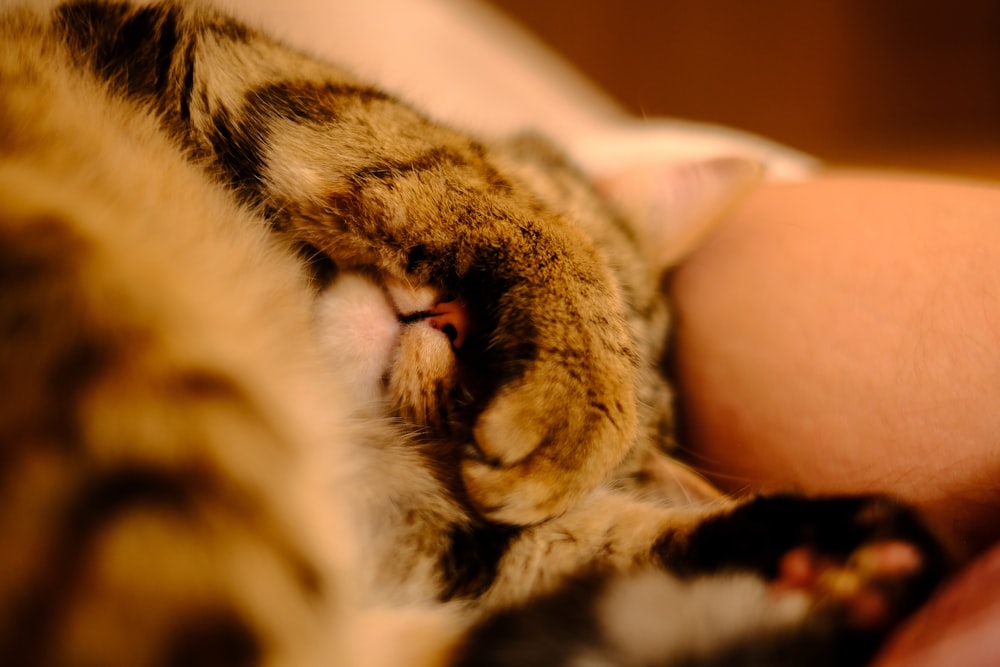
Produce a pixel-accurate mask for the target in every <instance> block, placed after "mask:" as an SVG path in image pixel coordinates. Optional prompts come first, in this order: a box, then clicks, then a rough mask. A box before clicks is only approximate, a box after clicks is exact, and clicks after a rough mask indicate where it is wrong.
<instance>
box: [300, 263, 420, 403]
mask: <svg viewBox="0 0 1000 667" xmlns="http://www.w3.org/2000/svg"><path fill="white" fill-rule="evenodd" d="M315 324H316V328H317V329H316V330H317V338H318V340H319V343H320V345H321V346H322V348H323V350H324V351H325V353H326V356H327V358H328V359H329V362H330V364H331V365H332V367H333V369H334V370H335V371H336V373H337V375H338V376H339V377H342V378H345V379H346V380H347V382H348V384H349V389H350V391H351V392H352V393H353V394H354V396H355V398H357V399H358V400H359V401H360V402H361V403H362V404H366V405H367V404H371V403H372V402H373V401H378V400H379V399H380V398H381V397H382V376H383V374H384V373H385V371H386V369H387V368H388V366H389V362H390V360H391V359H392V354H393V351H394V349H395V347H396V343H397V341H398V339H399V333H400V326H401V325H400V323H399V319H398V318H397V316H396V311H395V309H394V308H393V306H392V304H390V303H389V300H388V298H387V297H386V295H385V292H384V291H383V290H382V288H381V287H379V286H378V285H376V284H375V283H373V282H372V281H370V280H368V279H367V278H364V277H362V276H360V275H357V274H350V273H348V274H342V275H340V276H338V277H337V279H336V280H335V281H334V282H333V284H332V285H331V286H330V287H329V288H327V289H326V290H325V291H324V292H323V293H322V294H320V296H319V297H318V298H317V300H316V319H315Z"/></svg>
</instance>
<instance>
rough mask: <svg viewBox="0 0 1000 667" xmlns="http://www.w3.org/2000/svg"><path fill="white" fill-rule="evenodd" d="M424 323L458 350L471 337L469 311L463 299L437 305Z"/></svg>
mask: <svg viewBox="0 0 1000 667" xmlns="http://www.w3.org/2000/svg"><path fill="white" fill-rule="evenodd" d="M424 321H426V322H427V323H428V324H430V325H431V326H432V327H434V328H435V329H437V330H438V331H440V332H441V333H443V334H444V335H445V336H447V337H448V339H449V340H450V341H451V344H452V346H453V347H454V348H455V349H456V350H457V349H459V348H461V347H462V345H463V344H464V343H465V338H466V336H468V335H469V310H468V309H467V308H466V307H465V302H464V301H462V300H461V299H453V300H452V301H442V302H441V303H438V304H436V305H435V306H434V308H433V310H431V312H430V315H428V316H427V318H426V319H425V320H424Z"/></svg>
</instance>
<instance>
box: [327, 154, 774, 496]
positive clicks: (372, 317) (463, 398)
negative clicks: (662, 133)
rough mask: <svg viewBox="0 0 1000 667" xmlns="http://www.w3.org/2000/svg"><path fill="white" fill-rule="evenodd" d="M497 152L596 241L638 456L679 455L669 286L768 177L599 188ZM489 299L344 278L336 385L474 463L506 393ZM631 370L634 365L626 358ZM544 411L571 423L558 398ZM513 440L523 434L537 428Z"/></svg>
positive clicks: (503, 164) (648, 176)
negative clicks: (619, 328)
mask: <svg viewBox="0 0 1000 667" xmlns="http://www.w3.org/2000/svg"><path fill="white" fill-rule="evenodd" d="M491 150H492V151H493V154H492V155H491V157H492V159H493V161H494V162H495V163H496V164H497V165H498V166H499V167H500V168H501V169H502V170H503V172H504V174H505V177H507V178H508V179H510V180H511V181H512V182H515V184H516V185H517V186H518V187H524V188H526V189H530V190H531V191H532V192H533V193H534V196H535V197H536V198H537V200H538V203H539V205H540V206H544V207H546V208H549V209H554V210H557V211H558V212H559V214H560V215H563V216H565V217H567V218H569V219H571V220H572V221H573V222H574V224H575V225H576V226H577V227H578V228H579V229H580V230H582V231H583V232H584V234H585V235H586V236H587V237H589V239H591V240H592V241H593V243H594V245H595V247H596V248H597V250H598V255H599V257H600V261H602V262H603V263H604V264H605V265H606V268H607V270H608V273H609V274H610V275H611V276H612V277H613V282H614V283H615V284H614V287H615V289H617V290H618V292H619V296H620V299H619V301H620V302H621V303H622V304H623V307H624V310H625V313H624V317H625V320H626V323H627V326H628V329H629V333H630V335H631V337H632V339H633V341H634V352H635V353H637V355H638V373H637V374H636V378H637V379H636V384H637V386H636V388H635V389H636V391H635V397H636V399H635V400H636V403H637V405H636V406H635V410H636V412H637V413H638V415H639V430H638V435H637V436H636V437H635V443H629V446H634V445H638V448H637V449H639V450H642V449H644V448H648V447H650V446H661V447H662V446H664V445H667V444H669V443H670V442H671V439H672V437H673V425H674V422H673V405H672V396H671V392H670V388H669V386H668V384H667V382H666V380H665V379H664V376H663V374H662V373H661V362H662V358H663V355H664V353H665V349H666V345H667V336H668V328H669V316H668V308H667V304H666V301H665V299H664V296H663V290H662V281H663V277H664V275H665V273H666V272H667V271H668V270H669V269H670V268H671V267H673V266H674V265H676V264H677V263H678V262H679V261H680V259H681V258H683V257H684V255H686V254H687V253H688V252H690V251H691V250H692V249H693V248H694V247H696V246H697V245H698V243H699V241H700V240H701V239H702V238H703V237H704V236H705V235H707V233H708V232H709V230H710V229H711V228H712V226H713V224H714V222H715V220H717V219H718V218H719V217H720V216H721V214H722V213H723V212H724V211H725V210H726V209H727V208H728V207H729V206H731V205H732V204H733V203H734V201H736V200H738V199H739V197H741V196H742V195H743V194H745V193H746V192H747V191H749V190H750V189H751V188H752V187H753V185H754V184H756V182H757V180H758V179H759V169H758V168H757V166H756V165H755V164H754V163H751V162H748V161H745V160H737V159H719V160H709V161H702V162H694V163H684V164H678V165H662V164H649V165H635V166H633V167H631V168H630V169H628V170H624V171H619V172H617V173H614V174H608V175H604V176H602V177H601V178H599V179H597V182H596V187H595V183H594V182H593V181H592V179H589V178H587V177H585V176H584V175H583V174H581V173H580V172H579V171H577V170H576V169H575V168H574V167H573V166H572V165H570V164H569V163H568V162H567V161H566V160H565V159H564V158H563V157H562V155H561V154H560V153H558V152H557V151H555V150H554V149H552V148H551V147H550V146H549V145H548V144H547V143H545V142H542V141H540V140H538V139H535V138H520V139H517V140H514V141H510V142H507V143H505V144H503V145H500V146H497V147H494V148H493V149H491ZM477 296H478V295H477V294H476V293H475V292H474V291H473V290H470V291H469V292H468V293H464V294H455V293H451V292H448V291H446V290H444V289H442V288H440V287H439V286H434V285H424V284H414V283H413V282H412V281H408V280H405V279H399V278H398V277H389V276H385V275H380V274H379V273H377V272H374V271H372V270H370V269H367V268H362V269H360V270H353V269H352V270H348V271H341V272H339V273H338V274H337V275H336V276H335V277H334V279H333V280H331V281H330V284H329V286H328V287H327V288H326V289H325V290H324V291H323V293H322V294H321V296H320V298H319V300H318V305H317V322H318V328H319V331H320V335H321V337H322V339H323V341H324V347H325V348H326V349H327V351H328V353H329V355H330V359H331V364H332V366H333V368H334V369H336V370H335V372H337V373H338V374H340V375H341V376H342V377H343V378H345V379H346V380H348V381H349V383H350V384H351V387H352V391H353V393H354V394H355V396H356V397H357V398H358V399H359V402H360V403H361V404H362V405H363V406H365V409H366V410H368V411H369V413H370V414H381V415H388V416H390V417H392V418H395V419H398V420H400V421H401V423H403V424H406V425H409V426H410V427H412V431H413V432H414V433H415V434H417V435H418V436H421V435H422V436H425V437H426V439H427V440H429V441H444V442H450V443H452V444H453V445H454V452H455V454H456V455H457V456H473V457H474V456H476V452H475V440H476V434H475V433H474V432H473V430H474V428H475V419H476V417H477V413H476V411H475V409H474V406H475V404H476V395H477V392H478V390H479V388H481V387H483V386H489V385H490V384H491V383H492V382H494V381H495V379H496V378H494V377H489V376H490V375H491V374H493V373H494V371H493V369H491V368H490V367H489V366H484V365H482V364H480V363H479V359H480V357H482V356H488V355H483V352H484V350H486V349H487V348H488V347H489V345H490V344H491V343H490V341H491V339H492V337H493V335H494V332H493V331H491V330H490V329H491V327H493V326H496V325H495V324H491V320H490V317H488V316H484V310H483V309H484V307H486V306H484V305H483V304H480V303H477V301H476V299H477ZM521 298H525V297H521ZM527 298H530V295H528V297H527ZM526 310H530V309H528V308H526ZM553 347H558V341H553ZM620 363H622V364H630V363H633V364H634V363H635V359H634V358H632V359H630V358H626V357H623V358H622V359H621V360H620ZM490 391H493V392H495V391H497V388H496V387H491V388H490ZM552 395H553V397H557V396H558V395H559V392H557V391H553V392H552ZM539 400H542V401H544V400H545V397H544V396H542V397H541V398H540V399H539ZM541 407H543V408H544V409H545V410H550V411H554V412H558V411H561V410H563V409H564V406H562V405H560V404H559V402H558V400H557V399H555V398H553V400H552V403H551V404H550V405H545V406H541ZM511 421H512V422H513V421H516V419H513V418H512V419H511ZM504 426H505V428H509V429H511V431H516V430H517V429H519V428H530V426H531V425H522V424H517V423H510V424H505V425H504ZM567 474H572V473H571V471H568V472H567ZM553 483H558V479H554V480H553Z"/></svg>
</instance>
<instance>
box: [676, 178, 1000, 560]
mask: <svg viewBox="0 0 1000 667" xmlns="http://www.w3.org/2000/svg"><path fill="white" fill-rule="evenodd" d="M671 289H672V293H673V297H674V299H675V301H676V307H677V312H678V329H677V339H676V343H677V345H676V349H677V355H676V360H675V363H676V369H677V373H678V381H679V383H680V388H681V392H680V393H681V395H682V396H683V397H684V403H683V405H682V415H683V420H684V424H685V442H686V446H687V447H688V448H689V449H690V453H691V456H692V460H693V462H694V463H695V464H696V465H697V466H698V467H699V468H701V469H702V470H703V471H705V472H707V473H708V474H709V475H710V476H711V477H712V478H713V479H714V480H715V481H716V482H718V483H719V484H720V485H721V486H723V487H724V488H725V489H728V490H741V489H748V488H749V489H757V490H775V489H798V490H802V491H806V492H812V493H832V492H869V491H879V492H887V493H891V494H894V495H897V496H899V497H901V498H903V499H905V500H908V501H910V502H912V503H915V504H917V505H918V506H919V507H921V508H922V509H923V510H924V511H925V512H926V514H927V516H928V517H929V519H930V521H931V522H932V524H933V526H934V527H935V528H936V529H937V530H938V531H939V532H940V533H941V534H942V535H943V536H944V537H945V538H946V539H947V540H949V542H951V544H952V545H953V547H954V548H955V550H956V551H957V552H958V553H959V554H962V555H969V554H972V553H974V552H976V551H978V550H980V549H981V548H982V547H984V546H985V545H987V544H988V543H990V542H991V541H994V540H996V539H997V538H998V537H1000V520H998V519H997V517H998V514H1000V187H996V186H987V185H983V184H976V183H970V182H963V181H957V180H947V179H942V178H932V177H924V176H913V175H909V176H901V175H892V174H885V173H881V174H874V173H871V174H859V173H855V174H848V173H844V174H837V173H831V174H829V175H826V176H823V177H821V178H818V179H816V180H814V181H809V182H806V183H798V184H774V185H766V186H764V187H762V188H761V189H760V190H759V191H758V192H757V193H756V194H755V195H753V196H752V197H751V198H750V200H749V201H748V202H747V203H746V205H744V206H743V207H741V208H740V210H738V211H737V212H735V213H734V214H732V215H731V216H730V218H729V219H728V220H726V221H725V223H724V224H723V225H722V227H721V228H720V229H719V230H718V231H717V233H716V234H715V235H714V236H713V237H712V238H711V239H710V240H709V241H708V243H707V244H706V245H705V246H704V248H702V249H701V250H699V251H698V252H697V253H696V254H695V255H694V256H693V257H692V258H691V259H690V260H689V261H687V262H686V263H685V265H684V266H683V267H681V269H680V270H679V271H678V272H677V274H676V276H675V277H674V280H673V283H672V287H671Z"/></svg>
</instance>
